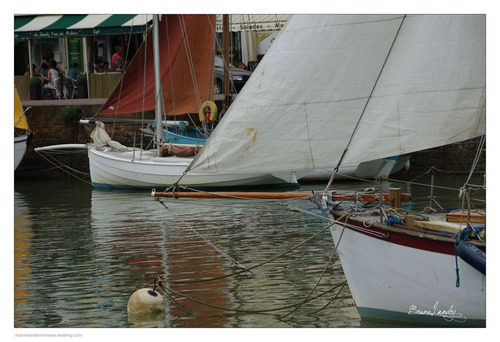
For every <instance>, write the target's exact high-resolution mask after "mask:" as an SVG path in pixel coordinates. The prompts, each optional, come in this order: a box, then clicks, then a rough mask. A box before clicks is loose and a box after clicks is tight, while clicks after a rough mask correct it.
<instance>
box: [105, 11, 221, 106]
mask: <svg viewBox="0 0 500 342" xmlns="http://www.w3.org/2000/svg"><path fill="white" fill-rule="evenodd" d="M158 29H159V41H160V70H161V71H160V74H161V81H162V89H163V96H164V103H165V110H166V114H167V115H180V114H186V113H197V112H198V111H199V107H200V104H201V103H200V101H201V102H203V101H205V100H207V99H208V96H209V92H210V90H211V86H212V83H213V72H212V70H213V58H212V53H213V52H212V51H213V42H214V39H215V37H214V29H215V15H163V16H162V17H161V20H160V22H159V27H158ZM185 44H186V45H187V46H188V48H187V49H186V45H185ZM186 50H187V51H186ZM188 58H189V59H191V61H189V60H188ZM190 69H194V70H190ZM192 73H194V76H191V75H192ZM154 94H155V80H154V61H153V41H152V32H149V34H148V36H147V39H146V41H145V42H144V43H143V44H142V46H141V48H140V49H139V51H138V52H137V54H136V55H135V57H134V59H133V60H132V61H131V63H130V65H129V66H128V68H127V71H126V72H125V73H124V75H123V77H122V79H121V81H120V82H118V84H117V86H116V88H115V89H114V91H113V93H112V94H111V96H110V97H109V98H108V100H107V101H106V103H105V104H104V105H103V106H102V108H101V110H100V111H99V114H103V115H112V114H131V113H140V112H142V111H150V110H154V108H155V101H154Z"/></svg>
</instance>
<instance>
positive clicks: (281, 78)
mask: <svg viewBox="0 0 500 342" xmlns="http://www.w3.org/2000/svg"><path fill="white" fill-rule="evenodd" d="M485 30H486V27H485V16H484V15H409V16H403V15H331V16H330V15H318V16H309V15H308V16H301V15H299V16H294V17H292V19H291V20H290V21H289V23H288V25H287V26H286V28H285V29H284V30H283V31H282V33H281V34H280V36H279V37H278V39H277V40H276V41H275V42H274V43H273V45H272V47H271V49H270V50H269V51H268V53H267V54H266V56H265V57H264V59H263V60H262V62H261V63H260V64H259V66H258V68H257V69H256V70H255V71H254V73H253V75H252V77H251V78H250V80H249V81H248V82H247V84H246V86H245V87H244V89H243V91H242V92H241V93H240V95H239V96H238V98H237V99H236V101H235V102H234V103H233V104H232V105H231V108H230V110H229V111H228V113H227V114H226V116H225V117H224V118H223V120H222V121H221V122H220V123H219V125H218V127H217V129H216V130H215V132H214V133H213V134H212V136H211V137H210V139H209V140H208V142H207V143H206V144H205V146H204V148H203V151H202V153H200V154H199V155H198V157H197V158H196V159H195V160H194V161H193V163H192V164H191V166H190V168H191V169H192V170H196V171H203V172H212V173H221V174H224V173H230V172H238V173H250V172H276V171H293V170H302V169H318V168H328V167H330V168H331V167H335V166H337V165H338V163H339V161H340V160H341V156H342V155H343V153H344V151H345V149H346V148H348V149H347V152H346V153H345V155H344V157H343V159H342V164H349V163H358V162H362V161H367V160H373V159H377V158H383V157H388V156H393V155H399V154H403V153H410V152H414V151H417V150H422V149H426V148H431V147H435V146H440V145H445V144H448V143H453V142H456V141H461V140H466V139H469V138H472V137H475V136H478V135H481V134H484V133H485V130H486V128H485V121H486V120H485V109H484V108H485V105H484V104H485V87H486V81H485V78H486V70H485V69H486V66H485V63H486V61H485V59H486V57H485ZM358 122H359V123H358Z"/></svg>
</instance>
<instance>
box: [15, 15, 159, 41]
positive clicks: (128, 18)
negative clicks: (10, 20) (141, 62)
mask: <svg viewBox="0 0 500 342" xmlns="http://www.w3.org/2000/svg"><path fill="white" fill-rule="evenodd" d="M152 18H153V16H152V15H150V14H65V15H16V16H14V38H21V39H22V38H63V37H81V36H98V35H112V34H126V33H140V32H144V31H145V30H146V26H147V23H148V22H149V21H150V20H152Z"/></svg>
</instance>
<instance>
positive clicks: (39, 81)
mask: <svg viewBox="0 0 500 342" xmlns="http://www.w3.org/2000/svg"><path fill="white" fill-rule="evenodd" d="M41 84H42V79H41V78H40V77H32V78H30V86H40V85H41Z"/></svg>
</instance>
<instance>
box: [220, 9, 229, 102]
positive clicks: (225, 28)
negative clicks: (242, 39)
mask: <svg viewBox="0 0 500 342" xmlns="http://www.w3.org/2000/svg"><path fill="white" fill-rule="evenodd" d="M222 40H223V51H222V53H223V57H224V112H225V111H226V110H227V108H229V105H230V102H231V86H230V83H229V15H228V14H224V15H223V16H222Z"/></svg>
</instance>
